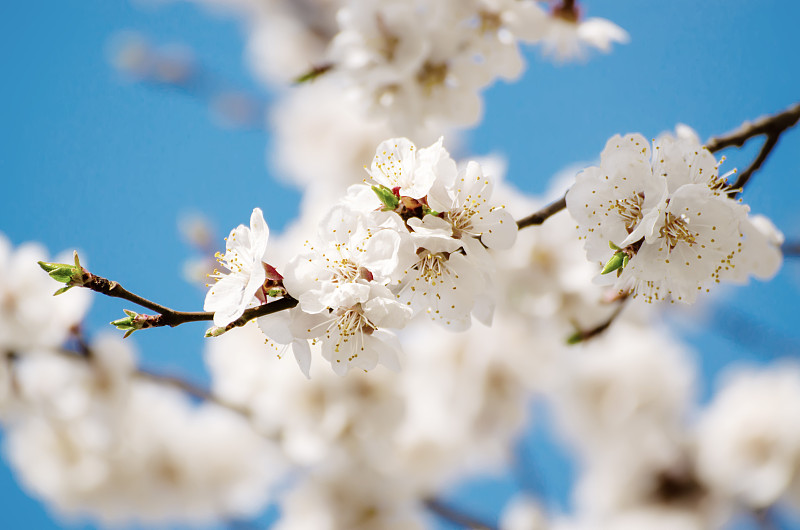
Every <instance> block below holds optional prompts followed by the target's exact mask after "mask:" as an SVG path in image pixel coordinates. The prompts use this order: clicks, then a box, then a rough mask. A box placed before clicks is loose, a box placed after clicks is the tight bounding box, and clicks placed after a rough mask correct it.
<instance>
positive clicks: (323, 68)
mask: <svg viewBox="0 0 800 530" xmlns="http://www.w3.org/2000/svg"><path fill="white" fill-rule="evenodd" d="M332 68H333V65H332V64H323V65H320V66H314V67H313V68H311V70H309V71H308V72H306V73H304V74H302V75H299V76H297V77H295V78H294V82H295V84H296V85H301V84H303V83H308V82H309V81H313V80H315V79H316V78H318V77H319V76H321V75H322V74H325V73H327V72H328V71H330V70H331V69H332Z"/></svg>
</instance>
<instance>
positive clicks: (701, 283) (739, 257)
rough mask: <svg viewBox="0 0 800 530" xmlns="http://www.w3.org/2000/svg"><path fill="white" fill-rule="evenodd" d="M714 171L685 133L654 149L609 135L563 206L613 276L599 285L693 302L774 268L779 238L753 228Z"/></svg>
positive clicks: (684, 130) (711, 160)
mask: <svg viewBox="0 0 800 530" xmlns="http://www.w3.org/2000/svg"><path fill="white" fill-rule="evenodd" d="M718 166H719V164H718V163H717V162H716V160H715V159H714V157H713V155H711V154H710V153H709V152H708V150H707V149H705V148H703V147H702V146H700V145H699V141H698V140H697V137H696V135H694V136H693V135H692V134H691V131H688V130H687V128H685V127H684V128H682V129H680V130H679V136H678V137H673V136H671V135H664V136H662V137H661V139H660V140H658V141H657V142H656V143H655V146H654V149H653V150H652V152H651V150H650V149H649V143H648V142H647V141H646V140H645V139H644V138H643V137H642V136H641V135H637V134H634V135H627V136H625V137H620V136H619V135H617V136H614V137H613V138H611V139H610V140H609V141H608V143H607V144H606V148H605V149H604V150H603V153H602V155H601V163H600V166H599V167H590V168H587V169H585V170H584V171H582V172H581V173H579V174H578V176H577V177H576V182H575V185H574V186H573V187H572V188H571V189H570V190H569V192H568V193H567V208H568V210H569V212H570V214H571V215H572V216H573V218H574V219H575V220H576V221H577V222H578V229H579V232H580V233H581V235H582V237H583V238H584V239H586V252H587V257H588V258H589V259H590V260H598V261H600V263H601V264H603V263H605V264H606V271H605V272H606V273H607V272H612V271H614V270H616V274H615V275H609V276H606V277H605V278H604V280H606V281H608V282H610V283H614V286H615V287H614V288H615V290H616V291H617V292H618V294H619V295H621V296H625V295H627V294H633V296H634V297H638V296H642V297H643V298H644V299H645V300H646V301H648V302H653V301H661V300H667V299H669V300H670V301H673V302H674V301H676V300H677V301H681V302H686V303H691V302H693V301H694V300H695V298H696V295H697V293H698V292H699V291H703V290H705V291H708V290H709V289H710V285H712V284H714V283H719V281H720V280H721V279H725V278H732V279H735V280H737V281H740V282H741V281H743V279H744V278H746V277H747V276H748V275H749V274H755V275H757V276H759V277H765V276H767V275H768V274H770V273H772V274H774V273H775V271H777V268H778V266H779V265H780V261H781V260H780V255H779V251H778V241H780V235H779V234H778V233H777V231H776V230H775V229H774V228H770V227H769V226H768V225H766V224H764V223H763V222H761V221H759V223H760V225H761V226H762V227H763V230H764V231H763V232H762V231H761V230H757V229H756V227H755V226H753V224H752V222H751V221H750V220H749V219H748V215H747V214H748V211H749V208H748V207H747V206H744V205H742V204H740V203H738V202H736V201H734V200H733V199H731V198H729V196H728V191H729V188H728V185H727V181H726V180H725V176H719V174H718ZM745 233H747V234H748V236H747V237H745V236H744V234H745ZM759 252H761V253H764V254H766V256H765V259H764V263H760V262H759V256H758V253H759ZM612 264H614V266H613V267H612ZM735 269H738V270H735ZM615 276H616V278H615Z"/></svg>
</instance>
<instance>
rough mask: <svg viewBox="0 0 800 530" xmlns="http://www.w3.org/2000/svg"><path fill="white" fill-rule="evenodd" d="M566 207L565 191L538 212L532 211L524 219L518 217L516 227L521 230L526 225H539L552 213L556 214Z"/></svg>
mask: <svg viewBox="0 0 800 530" xmlns="http://www.w3.org/2000/svg"><path fill="white" fill-rule="evenodd" d="M566 207H567V194H566V193H565V194H564V196H563V197H561V198H560V199H558V200H557V201H554V202H551V203H550V204H548V205H547V206H545V207H544V208H542V209H541V210H539V211H538V212H534V213H532V214H530V215H529V216H528V217H525V218H524V219H520V220H519V221H517V229H519V230H522V229H523V228H526V227H528V226H534V225H540V224H542V223H544V222H545V221H547V219H548V218H549V217H551V216H552V215H555V214H557V213H558V212H560V211H561V210H563V209H564V208H566Z"/></svg>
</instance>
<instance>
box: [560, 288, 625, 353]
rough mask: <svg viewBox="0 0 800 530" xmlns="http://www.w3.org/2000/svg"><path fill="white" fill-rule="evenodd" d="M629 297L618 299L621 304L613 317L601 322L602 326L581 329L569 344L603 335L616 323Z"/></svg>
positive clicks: (570, 337)
mask: <svg viewBox="0 0 800 530" xmlns="http://www.w3.org/2000/svg"><path fill="white" fill-rule="evenodd" d="M628 296H629V295H627V294H626V295H624V296H621V297H620V298H619V299H618V300H619V304H618V305H617V307H616V308H615V309H614V312H613V313H611V315H609V317H608V318H607V319H606V320H605V321H603V322H601V323H600V324H598V325H597V326H595V327H593V328H589V329H583V330H582V329H579V330H578V331H576V332H575V333H573V334H572V335H570V336H569V338H568V339H567V344H578V343H579V342H584V341H587V340H589V339H593V338H595V337H596V336H598V335H600V334H601V333H603V332H604V331H605V330H607V329H608V328H609V327H611V324H613V323H614V320H616V319H617V317H618V316H619V315H620V313H622V310H623V309H625V302H626V301H627V300H628Z"/></svg>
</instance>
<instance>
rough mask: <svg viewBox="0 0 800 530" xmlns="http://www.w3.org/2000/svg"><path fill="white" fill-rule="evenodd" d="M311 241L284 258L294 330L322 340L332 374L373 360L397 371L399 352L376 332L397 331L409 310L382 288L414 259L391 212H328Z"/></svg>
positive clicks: (339, 208)
mask: <svg viewBox="0 0 800 530" xmlns="http://www.w3.org/2000/svg"><path fill="white" fill-rule="evenodd" d="M318 240H319V243H318V245H319V246H317V247H312V248H311V250H310V252H307V253H305V254H301V255H299V256H297V257H296V258H294V259H293V260H292V261H290V263H289V265H288V271H289V273H288V275H287V277H286V282H285V283H286V288H287V290H288V291H289V294H291V295H292V296H294V297H295V298H297V299H298V300H299V302H300V304H299V307H300V309H302V311H303V312H302V313H297V314H296V319H297V320H298V323H297V324H296V326H295V327H296V333H299V334H301V337H302V338H308V339H317V338H320V340H322V354H323V356H324V357H325V358H326V359H328V360H329V361H330V362H331V365H332V367H333V369H334V370H335V371H336V373H338V374H344V373H346V372H347V371H348V370H349V369H350V367H358V368H361V369H364V370H369V369H371V368H374V367H375V365H376V364H377V363H378V362H381V363H382V364H385V365H387V366H389V367H393V368H399V360H398V358H397V357H398V353H399V347H398V345H397V344H396V340H395V339H394V337H393V335H392V334H391V333H389V332H387V331H385V330H382V329H379V328H381V327H393V328H400V327H403V325H404V324H405V322H406V320H408V318H409V317H410V311H409V310H408V309H406V308H405V307H404V306H402V305H401V304H400V303H398V302H397V301H396V300H395V296H394V295H393V294H392V293H391V291H389V289H388V287H387V285H388V284H389V283H390V282H392V281H395V280H396V279H397V278H400V276H401V275H402V273H403V270H404V265H405V264H407V263H411V262H412V260H414V249H413V244H412V242H411V238H410V236H409V235H408V231H407V230H406V229H405V227H404V226H403V224H402V220H401V219H400V217H398V216H397V215H395V214H393V213H391V212H372V213H370V214H361V213H359V212H357V211H355V210H352V209H350V208H348V207H346V206H343V205H340V206H336V207H334V208H333V209H332V210H331V211H330V213H329V214H328V215H327V216H326V218H325V219H324V220H323V221H322V223H321V224H320V230H319V234H318Z"/></svg>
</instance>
